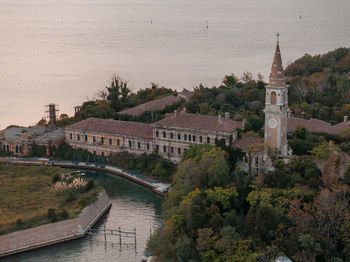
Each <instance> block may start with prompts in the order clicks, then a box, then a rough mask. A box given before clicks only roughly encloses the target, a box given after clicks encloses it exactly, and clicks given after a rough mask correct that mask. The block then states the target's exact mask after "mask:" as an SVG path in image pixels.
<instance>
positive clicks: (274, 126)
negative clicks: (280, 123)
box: [269, 118, 277, 128]
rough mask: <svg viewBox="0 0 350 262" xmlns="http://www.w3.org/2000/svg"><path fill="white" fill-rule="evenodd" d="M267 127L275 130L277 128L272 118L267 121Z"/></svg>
mask: <svg viewBox="0 0 350 262" xmlns="http://www.w3.org/2000/svg"><path fill="white" fill-rule="evenodd" d="M269 127H270V128H276V127H277V120H276V119H274V118H271V119H270V120H269Z"/></svg>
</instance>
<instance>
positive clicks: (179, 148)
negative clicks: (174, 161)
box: [177, 147, 181, 155]
mask: <svg viewBox="0 0 350 262" xmlns="http://www.w3.org/2000/svg"><path fill="white" fill-rule="evenodd" d="M177 153H178V154H179V155H181V147H178V148H177Z"/></svg>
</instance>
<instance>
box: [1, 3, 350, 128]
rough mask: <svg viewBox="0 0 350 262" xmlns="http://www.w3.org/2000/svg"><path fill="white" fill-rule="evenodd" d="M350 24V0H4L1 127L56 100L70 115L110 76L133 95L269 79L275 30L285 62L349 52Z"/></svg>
mask: <svg viewBox="0 0 350 262" xmlns="http://www.w3.org/2000/svg"><path fill="white" fill-rule="evenodd" d="M300 17H301V19H300ZM206 21H208V26H209V28H208V29H207V28H206ZM349 25H350V1H349V0H283V1H281V0H215V1H212V0H143V1H141V0H0V32H1V34H0V128H4V127H6V126H7V125H9V124H33V123H35V122H37V121H38V120H39V119H40V118H41V117H42V116H43V115H44V105H45V104H47V103H49V102H54V103H57V104H59V105H60V112H62V113H63V112H65V113H68V114H70V115H71V114H72V113H73V106H75V105H79V104H81V102H82V101H84V100H85V99H86V97H87V96H89V97H90V98H91V97H92V96H94V94H95V92H96V91H97V90H99V89H102V88H104V86H105V85H106V84H107V83H108V82H109V79H111V77H112V75H113V74H117V75H120V76H121V77H123V78H124V79H127V80H129V86H130V87H131V88H132V89H133V90H137V89H140V88H144V87H148V86H150V84H149V83H150V82H156V83H159V84H161V85H165V86H167V87H171V88H175V89H182V88H183V87H186V88H189V89H191V88H192V87H193V86H196V85H198V84H199V83H200V82H203V83H204V84H205V85H209V86H211V85H217V84H219V83H220V82H221V80H222V79H223V77H224V75H225V74H228V73H236V74H237V75H241V74H242V72H244V71H251V72H252V73H253V74H254V75H256V74H257V73H258V72H261V73H262V74H263V75H265V79H266V77H267V76H268V75H267V74H268V71H269V67H270V64H271V60H272V55H273V52H274V45H275V35H276V32H277V31H279V32H280V33H281V48H282V52H283V58H284V63H285V64H286V63H288V62H290V61H292V60H294V59H296V58H298V57H300V56H301V55H303V54H304V53H310V54H317V53H322V52H325V51H329V50H332V49H334V48H337V47H340V46H349V45H350V44H349V43H350V30H349Z"/></svg>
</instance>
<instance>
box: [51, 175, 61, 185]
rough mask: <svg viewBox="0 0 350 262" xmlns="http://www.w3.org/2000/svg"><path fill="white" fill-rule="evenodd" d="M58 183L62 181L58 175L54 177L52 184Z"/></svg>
mask: <svg viewBox="0 0 350 262" xmlns="http://www.w3.org/2000/svg"><path fill="white" fill-rule="evenodd" d="M57 181H60V176H59V175H58V174H56V175H54V177H53V178H52V183H53V184H55V183H56V182H57Z"/></svg>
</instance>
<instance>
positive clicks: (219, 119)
mask: <svg viewBox="0 0 350 262" xmlns="http://www.w3.org/2000/svg"><path fill="white" fill-rule="evenodd" d="M218 122H219V123H221V115H219V116H218Z"/></svg>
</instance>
